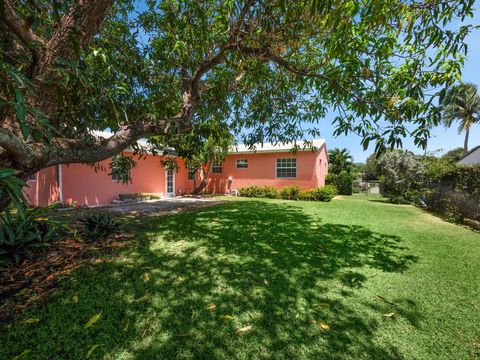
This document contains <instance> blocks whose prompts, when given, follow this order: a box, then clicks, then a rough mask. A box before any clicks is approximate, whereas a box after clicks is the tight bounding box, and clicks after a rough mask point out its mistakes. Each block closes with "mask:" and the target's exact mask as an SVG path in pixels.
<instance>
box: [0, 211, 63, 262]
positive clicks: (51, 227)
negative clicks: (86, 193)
mask: <svg viewBox="0 0 480 360" xmlns="http://www.w3.org/2000/svg"><path fill="white" fill-rule="evenodd" d="M51 208H52V207H46V208H32V209H26V210H18V211H16V212H14V211H12V210H10V209H7V210H6V211H5V212H4V213H3V214H2V215H0V262H2V263H6V262H10V261H14V262H15V263H16V264H17V265H19V264H20V262H21V261H22V260H23V259H24V258H31V257H32V256H33V251H34V250H35V249H38V248H45V247H48V246H49V245H50V243H51V242H52V241H53V240H54V239H55V238H56V237H57V236H58V235H59V234H60V231H59V230H60V229H61V228H64V227H65V226H64V225H62V224H61V223H59V222H57V221H51V220H48V219H47V218H45V215H46V212H48V211H49V210H51ZM59 225H62V226H59Z"/></svg>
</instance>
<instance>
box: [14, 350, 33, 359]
mask: <svg viewBox="0 0 480 360" xmlns="http://www.w3.org/2000/svg"><path fill="white" fill-rule="evenodd" d="M31 352H32V350H30V349H27V350H23V351H22V353H21V354H20V355H17V356H14V357H13V358H12V360H19V359H21V358H22V357H24V356H25V355H27V354H30V353H31Z"/></svg>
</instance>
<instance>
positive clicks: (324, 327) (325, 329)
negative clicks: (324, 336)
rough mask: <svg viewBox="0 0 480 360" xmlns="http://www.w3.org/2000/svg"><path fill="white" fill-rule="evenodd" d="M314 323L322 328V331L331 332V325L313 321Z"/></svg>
mask: <svg viewBox="0 0 480 360" xmlns="http://www.w3.org/2000/svg"><path fill="white" fill-rule="evenodd" d="M312 322H313V323H314V324H316V325H318V327H320V329H322V330H324V331H328V330H330V325H328V324H327V323H324V322H323V321H312Z"/></svg>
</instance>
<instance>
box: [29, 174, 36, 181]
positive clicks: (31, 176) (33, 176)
mask: <svg viewBox="0 0 480 360" xmlns="http://www.w3.org/2000/svg"><path fill="white" fill-rule="evenodd" d="M35 180H37V173H35V174H32V175H30V176H29V177H27V181H35Z"/></svg>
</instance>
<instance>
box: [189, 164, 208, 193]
mask: <svg viewBox="0 0 480 360" xmlns="http://www.w3.org/2000/svg"><path fill="white" fill-rule="evenodd" d="M201 169H202V173H203V178H202V181H200V184H199V185H198V187H195V188H194V189H193V194H194V195H199V194H201V193H202V192H203V190H205V188H206V187H207V181H208V177H209V176H210V172H211V169H212V161H210V162H209V163H208V164H207V169H204V168H203V167H202V168H201Z"/></svg>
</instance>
